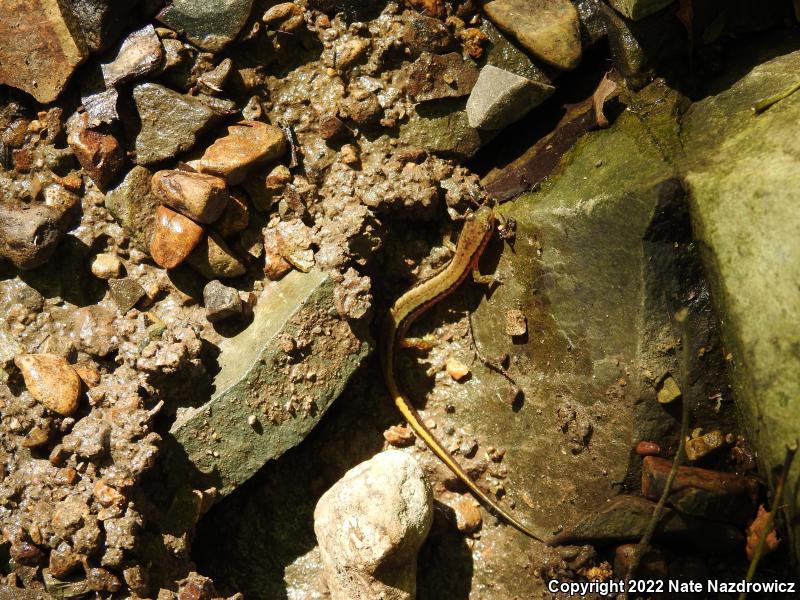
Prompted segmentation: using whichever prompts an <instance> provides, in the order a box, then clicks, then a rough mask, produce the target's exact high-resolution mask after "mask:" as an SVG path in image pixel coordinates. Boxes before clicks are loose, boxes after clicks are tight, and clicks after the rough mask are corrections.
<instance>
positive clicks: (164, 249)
mask: <svg viewBox="0 0 800 600" xmlns="http://www.w3.org/2000/svg"><path fill="white" fill-rule="evenodd" d="M202 237H203V228H202V226H200V225H198V224H197V223H195V222H194V221H192V220H191V219H190V218H189V217H184V216H183V215H182V214H180V213H179V212H176V211H174V210H172V209H171V208H167V207H166V206H159V207H158V208H157V209H156V226H155V230H154V234H153V238H152V239H151V241H150V255H151V256H152V257H153V260H154V261H155V262H156V264H157V265H159V266H161V267H164V268H165V269H174V268H175V267H177V266H178V265H179V264H181V263H182V262H183V261H184V260H185V259H186V257H187V256H189V254H190V253H191V251H192V250H194V248H195V246H197V244H198V243H199V242H200V240H201V239H202Z"/></svg>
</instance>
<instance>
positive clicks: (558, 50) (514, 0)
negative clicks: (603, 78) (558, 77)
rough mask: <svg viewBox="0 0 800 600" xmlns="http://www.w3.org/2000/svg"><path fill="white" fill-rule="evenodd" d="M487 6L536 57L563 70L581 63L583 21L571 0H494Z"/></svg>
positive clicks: (495, 20)
mask: <svg viewBox="0 0 800 600" xmlns="http://www.w3.org/2000/svg"><path fill="white" fill-rule="evenodd" d="M483 10H484V11H486V14H487V16H488V17H489V18H490V19H491V20H492V22H493V23H494V24H495V25H497V26H498V27H499V28H500V29H502V30H503V31H507V32H508V33H510V34H511V35H513V36H514V37H515V38H516V39H517V41H518V42H519V43H520V44H522V46H524V47H525V48H526V49H528V50H529V51H530V52H531V53H532V54H533V55H534V56H535V57H537V58H540V59H541V60H543V61H545V62H546V63H548V64H550V65H553V66H554V67H556V68H558V69H562V70H569V69H574V68H575V67H576V66H578V63H579V62H580V59H581V36H580V22H579V20H578V12H577V11H576V10H575V6H574V5H573V4H572V2H570V1H569V0H532V1H531V0H492V1H491V2H487V3H486V4H484V5H483Z"/></svg>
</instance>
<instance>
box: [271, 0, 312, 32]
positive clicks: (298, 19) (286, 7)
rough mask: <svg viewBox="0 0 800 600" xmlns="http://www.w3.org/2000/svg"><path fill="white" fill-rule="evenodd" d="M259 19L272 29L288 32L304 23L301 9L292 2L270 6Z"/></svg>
mask: <svg viewBox="0 0 800 600" xmlns="http://www.w3.org/2000/svg"><path fill="white" fill-rule="evenodd" d="M261 20H262V21H263V22H264V23H266V24H267V26H268V27H269V28H270V29H271V30H274V31H282V32H284V33H288V32H290V31H294V30H295V29H297V28H298V27H300V26H301V25H303V24H304V23H305V20H304V19H303V9H302V8H300V7H299V6H298V5H297V4H295V3H294V2H281V3H280V4H276V5H275V6H271V7H270V8H268V9H267V12H265V13H264V16H263V17H262V18H261Z"/></svg>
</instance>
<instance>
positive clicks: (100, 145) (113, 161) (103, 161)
mask: <svg viewBox="0 0 800 600" xmlns="http://www.w3.org/2000/svg"><path fill="white" fill-rule="evenodd" d="M67 143H68V144H69V146H70V148H72V151H73V152H74V153H75V158H77V159H78V162H79V163H80V165H81V167H83V170H84V171H86V173H87V174H88V175H89V177H91V178H92V181H94V182H95V184H96V185H97V187H98V188H100V189H101V190H104V191H105V190H106V189H107V188H108V186H109V184H110V183H112V182H113V181H114V180H115V179H116V177H117V175H118V174H119V173H120V171H121V170H122V167H123V166H124V165H125V153H124V152H123V151H122V146H120V144H119V142H118V141H117V138H115V137H114V136H113V135H110V134H107V133H100V132H98V131H92V130H91V129H84V128H80V129H76V130H74V131H72V132H70V135H69V136H68V137H67Z"/></svg>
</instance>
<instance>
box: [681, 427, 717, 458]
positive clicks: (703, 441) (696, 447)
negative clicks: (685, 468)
mask: <svg viewBox="0 0 800 600" xmlns="http://www.w3.org/2000/svg"><path fill="white" fill-rule="evenodd" d="M724 445H725V436H723V435H722V432H721V431H720V430H719V429H717V430H715V431H709V432H708V433H704V434H703V435H699V436H697V437H693V438H692V439H689V440H686V444H685V445H684V451H685V452H686V458H688V459H689V460H690V461H696V460H700V459H701V458H703V457H704V456H706V455H707V454H710V453H711V452H713V451H714V450H717V449H719V448H722V447H723V446H724Z"/></svg>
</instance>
